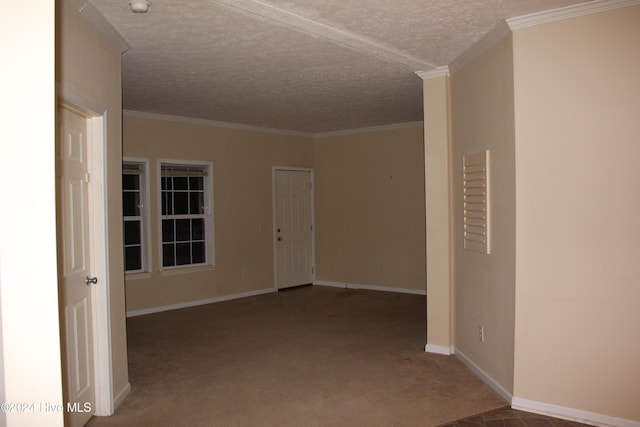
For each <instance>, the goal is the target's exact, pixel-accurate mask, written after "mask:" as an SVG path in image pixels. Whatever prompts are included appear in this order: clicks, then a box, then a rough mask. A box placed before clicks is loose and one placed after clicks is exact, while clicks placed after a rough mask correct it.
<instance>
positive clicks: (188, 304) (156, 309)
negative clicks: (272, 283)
mask: <svg viewBox="0 0 640 427" xmlns="http://www.w3.org/2000/svg"><path fill="white" fill-rule="evenodd" d="M272 292H275V289H273V288H269V289H261V290H259V291H249V292H242V293H239V294H231V295H224V296H221V297H215V298H207V299H201V300H197V301H189V302H183V303H180V304H172V305H163V306H161V307H151V308H143V309H141V310H133V311H127V317H135V316H143V315H145V314H152V313H159V312H161V311H169V310H178V309H181V308H188V307H195V306H198V305H205V304H213V303H214V302H222V301H229V300H233V299H238V298H246V297H253V296H256V295H263V294H270V293H272Z"/></svg>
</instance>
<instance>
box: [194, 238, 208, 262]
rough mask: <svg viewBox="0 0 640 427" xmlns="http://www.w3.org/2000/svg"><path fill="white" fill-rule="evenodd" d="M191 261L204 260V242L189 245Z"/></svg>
mask: <svg viewBox="0 0 640 427" xmlns="http://www.w3.org/2000/svg"><path fill="white" fill-rule="evenodd" d="M191 250H192V256H193V263H194V264H201V263H204V262H205V250H204V242H194V243H193V244H192V245H191Z"/></svg>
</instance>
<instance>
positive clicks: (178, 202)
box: [173, 191, 189, 215]
mask: <svg viewBox="0 0 640 427" xmlns="http://www.w3.org/2000/svg"><path fill="white" fill-rule="evenodd" d="M188 213H189V193H187V192H186V191H180V192H178V191H176V192H175V193H173V214H174V215H186V214H188Z"/></svg>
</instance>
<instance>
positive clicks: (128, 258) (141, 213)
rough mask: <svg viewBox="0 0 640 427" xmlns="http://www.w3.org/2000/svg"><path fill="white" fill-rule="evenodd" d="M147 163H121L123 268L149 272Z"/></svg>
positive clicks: (131, 270)
mask: <svg viewBox="0 0 640 427" xmlns="http://www.w3.org/2000/svg"><path fill="white" fill-rule="evenodd" d="M146 164H147V163H146V161H125V162H124V163H123V164H122V216H123V219H124V224H123V227H124V269H125V271H126V272H145V271H148V263H147V260H148V256H147V250H148V245H147V236H148V232H147V223H148V220H147V214H146V211H147V209H146V204H147V203H146V196H147V188H146V183H147V180H146V170H147V167H146Z"/></svg>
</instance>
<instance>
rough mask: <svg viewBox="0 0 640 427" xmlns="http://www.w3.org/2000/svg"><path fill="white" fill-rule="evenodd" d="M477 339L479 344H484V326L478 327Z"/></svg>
mask: <svg viewBox="0 0 640 427" xmlns="http://www.w3.org/2000/svg"><path fill="white" fill-rule="evenodd" d="M478 338H480V342H484V326H479V327H478Z"/></svg>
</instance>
